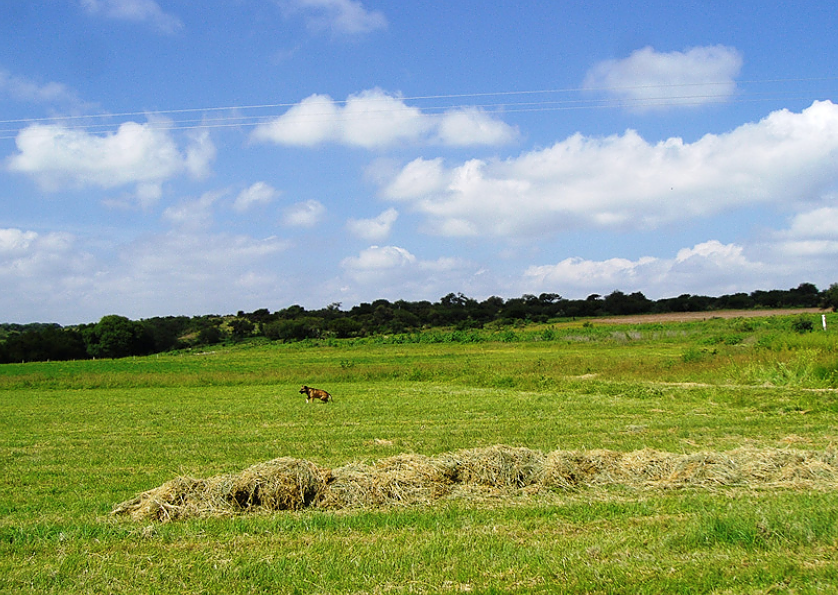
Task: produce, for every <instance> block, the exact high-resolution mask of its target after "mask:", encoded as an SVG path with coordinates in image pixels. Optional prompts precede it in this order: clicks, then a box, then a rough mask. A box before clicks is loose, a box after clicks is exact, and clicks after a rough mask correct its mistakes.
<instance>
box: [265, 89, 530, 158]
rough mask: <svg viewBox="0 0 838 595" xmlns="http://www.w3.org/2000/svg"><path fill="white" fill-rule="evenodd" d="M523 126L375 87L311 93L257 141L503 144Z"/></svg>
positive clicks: (305, 144)
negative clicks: (435, 107)
mask: <svg viewBox="0 0 838 595" xmlns="http://www.w3.org/2000/svg"><path fill="white" fill-rule="evenodd" d="M517 136H518V131H517V130H516V129H515V128H513V127H511V126H509V125H508V124H505V123H504V122H502V121H500V120H497V119H495V118H493V117H492V116H491V115H489V114H487V113H486V112H484V111H482V110H478V109H456V110H450V111H448V112H445V113H443V114H425V113H423V112H422V110H420V109H419V108H416V107H411V106H409V105H407V104H406V103H405V102H404V100H403V99H402V98H401V97H399V96H397V95H389V94H387V93H385V92H384V91H382V90H381V89H369V90H366V91H362V92H361V93H358V94H355V95H350V96H349V97H348V98H347V100H346V101H345V102H343V103H342V104H341V103H340V102H336V101H334V100H333V99H332V98H331V97H329V96H327V95H311V96H310V97H307V98H306V99H303V100H302V101H301V102H300V103H298V104H296V105H294V106H292V107H291V108H290V109H288V111H286V112H285V113H284V114H283V115H281V116H279V117H277V118H275V119H273V120H271V121H269V122H266V123H264V124H261V125H259V126H257V127H256V129H255V130H254V131H253V134H252V136H251V138H252V140H254V141H256V142H273V143H276V144H281V145H290V146H302V147H314V146H317V145H321V144H324V143H339V144H345V145H348V146H351V147H362V148H365V149H377V148H383V147H389V146H392V145H395V144H397V143H405V142H407V143H432V144H433V143H441V144H445V145H452V146H471V145H498V144H502V143H506V142H510V141H511V140H514V139H515V138H516V137H517Z"/></svg>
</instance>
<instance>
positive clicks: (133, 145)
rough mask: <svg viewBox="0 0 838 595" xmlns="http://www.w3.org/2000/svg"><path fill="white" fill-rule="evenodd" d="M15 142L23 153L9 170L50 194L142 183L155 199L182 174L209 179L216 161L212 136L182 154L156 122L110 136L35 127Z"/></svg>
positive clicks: (130, 125)
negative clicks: (164, 185)
mask: <svg viewBox="0 0 838 595" xmlns="http://www.w3.org/2000/svg"><path fill="white" fill-rule="evenodd" d="M15 143H16V145H17V153H15V154H13V155H12V156H11V157H9V158H8V160H7V163H6V165H7V167H8V169H9V170H10V171H13V172H18V173H22V174H26V175H28V176H30V177H32V178H33V179H34V180H35V181H36V182H37V183H38V185H39V186H40V187H41V188H42V189H44V190H46V191H48V192H54V191H58V190H60V189H63V188H67V187H70V188H84V187H87V186H94V187H99V188H105V189H109V188H115V187H118V186H124V185H128V184H136V185H137V186H138V188H140V192H142V193H145V196H149V194H148V193H149V192H152V189H153V188H154V187H158V186H159V185H160V184H162V183H163V182H164V181H166V180H169V179H171V178H173V177H175V176H177V175H179V174H181V173H189V174H191V175H192V176H194V177H197V178H200V177H203V176H205V175H206V174H207V173H208V172H209V167H210V163H211V162H212V160H213V159H214V158H215V146H214V145H213V143H212V141H211V140H210V138H209V135H208V134H207V133H206V132H199V133H197V134H194V135H192V136H191V138H190V140H189V144H188V145H187V147H186V148H185V149H184V150H181V149H180V148H179V147H178V145H177V143H176V142H175V140H174V138H173V137H172V135H171V134H170V133H169V132H168V131H166V130H163V129H161V128H160V127H158V126H156V125H155V124H154V123H148V124H138V123H136V122H126V123H124V124H122V125H120V126H119V128H118V130H117V131H116V132H110V133H107V134H104V135H94V134H90V133H88V132H87V131H85V130H79V129H74V128H70V127H67V126H63V125H59V124H49V125H43V124H35V125H32V126H29V127H27V128H25V129H24V130H21V131H20V133H18V135H17V138H16V139H15Z"/></svg>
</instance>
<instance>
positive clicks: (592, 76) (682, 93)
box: [583, 45, 742, 108]
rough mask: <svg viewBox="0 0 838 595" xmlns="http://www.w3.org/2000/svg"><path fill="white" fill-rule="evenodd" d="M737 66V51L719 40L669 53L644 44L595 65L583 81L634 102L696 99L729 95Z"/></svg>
mask: <svg viewBox="0 0 838 595" xmlns="http://www.w3.org/2000/svg"><path fill="white" fill-rule="evenodd" d="M741 68H742V56H741V55H740V54H739V52H738V51H736V50H735V49H734V48H729V47H725V46H721V45H716V46H709V47H696V48H692V49H690V50H687V51H686V52H669V53H659V52H656V51H655V50H654V49H653V48H651V47H645V48H643V49H640V50H637V51H635V52H633V53H632V54H631V55H630V56H629V57H628V58H625V59H622V60H607V61H604V62H600V63H599V64H597V65H595V66H594V67H593V68H591V70H590V71H589V72H588V74H587V76H586V77H585V81H584V83H583V86H584V87H585V88H586V89H590V90H603V91H606V92H607V93H609V94H610V95H612V96H614V97H616V98H618V99H621V100H625V101H627V102H629V103H630V104H633V105H634V106H636V107H638V108H652V107H668V106H672V105H702V104H706V103H714V102H719V101H724V100H726V99H728V98H730V97H731V96H732V95H733V94H734V93H735V91H736V81H735V78H736V76H737V75H738V74H739V70H740V69H741Z"/></svg>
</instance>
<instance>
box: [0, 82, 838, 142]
mask: <svg viewBox="0 0 838 595" xmlns="http://www.w3.org/2000/svg"><path fill="white" fill-rule="evenodd" d="M833 81H838V77H816V78H775V79H752V80H744V81H736V82H732V81H709V82H701V83H672V84H667V85H631V86H621V87H608V88H605V87H601V88H600V87H596V88H588V87H568V88H559V89H537V90H508V91H494V92H481V93H456V94H439V95H416V96H408V97H401V96H398V95H386V96H382V97H368V98H365V101H367V102H370V103H375V102H382V103H383V102H393V101H397V102H399V105H398V107H391V108H383V109H380V110H366V111H365V112H364V117H368V118H377V117H383V115H385V114H388V113H394V112H397V111H403V110H406V109H408V110H410V109H417V110H421V111H423V112H430V113H434V112H442V111H446V110H458V109H460V110H462V109H475V108H476V109H481V110H484V111H487V112H488V113H491V114H506V113H522V112H550V111H564V110H583V109H618V108H650V107H667V106H682V105H700V104H708V103H746V102H764V101H779V100H786V101H788V100H807V99H809V97H802V96H791V95H776V94H774V95H769V96H761V95H756V96H739V97H736V96H731V94H730V93H729V92H723V93H718V94H693V95H690V94H682V95H668V94H667V95H659V96H657V97H654V96H653V97H634V98H632V97H609V98H599V99H598V98H582V99H570V98H568V99H550V100H548V99H543V100H539V101H512V102H508V101H497V102H479V101H475V102H467V103H458V104H446V103H443V104H438V105H429V106H410V105H406V104H405V102H409V101H412V102H419V101H436V102H440V101H450V100H462V99H480V98H490V97H497V98H507V97H525V96H538V95H559V94H564V95H566V94H571V93H584V92H591V93H598V92H610V93H614V92H623V93H630V92H641V91H650V90H658V91H660V92H663V91H665V90H672V89H684V90H687V89H689V88H697V87H701V88H708V87H714V86H725V87H729V86H730V85H731V84H735V85H736V86H737V87H741V86H742V85H761V84H770V85H776V84H780V83H804V82H833ZM323 97H324V98H326V97H327V96H325V95H324V96H323ZM356 99H357V96H356V97H350V98H347V99H344V100H333V99H331V98H328V101H329V105H330V106H346V105H347V104H349V103H350V102H352V101H353V100H356ZM300 104H301V102H277V103H265V104H254V105H234V106H212V107H201V108H183V109H168V110H146V111H132V112H119V113H99V114H81V115H69V116H53V117H42V118H19V119H7V120H0V125H3V124H6V125H15V124H18V125H20V126H13V127H9V128H5V129H0V140H9V139H13V138H16V136H17V135H18V134H19V133H20V132H21V131H22V130H23V129H25V128H27V127H29V126H33V125H38V124H44V123H50V124H56V125H59V124H60V125H62V126H63V127H64V128H66V129H70V130H81V131H91V132H107V131H112V130H114V129H115V127H118V126H119V125H120V124H114V123H113V122H110V123H108V122H106V121H107V120H110V121H112V120H114V119H121V118H122V119H124V118H130V117H138V116H144V117H146V119H147V120H148V121H147V122H146V124H144V125H145V126H148V127H151V128H154V129H161V130H192V129H211V128H236V127H254V126H259V125H261V124H265V123H268V122H270V121H272V120H273V119H275V118H277V117H280V116H281V115H282V114H279V113H272V114H267V115H264V114H263V115H237V114H242V113H244V112H248V111H255V110H278V109H282V108H286V109H290V108H293V107H295V106H299V105H300ZM213 112H215V113H221V112H229V115H225V116H223V117H220V118H208V117H203V118H200V119H175V118H172V117H166V116H178V115H186V114H195V113H203V114H208V113H213ZM300 116H301V117H303V118H306V119H308V120H309V121H312V120H314V119H315V118H324V119H327V118H328V119H330V118H333V117H334V113H333V112H331V111H330V112H328V113H325V112H324V113H323V114H316V113H314V114H311V113H307V114H303V115H300ZM155 117H157V118H160V119H159V120H158V121H155V120H154V118H155ZM95 120H99V121H100V123H84V122H91V121H95Z"/></svg>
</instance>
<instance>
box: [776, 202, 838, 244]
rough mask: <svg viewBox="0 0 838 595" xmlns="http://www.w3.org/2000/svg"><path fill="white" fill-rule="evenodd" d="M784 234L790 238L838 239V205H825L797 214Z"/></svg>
mask: <svg viewBox="0 0 838 595" xmlns="http://www.w3.org/2000/svg"><path fill="white" fill-rule="evenodd" d="M783 235H784V236H785V237H788V238H790V239H829V240H838V207H823V208H820V209H815V210H814V211H808V212H805V213H799V214H798V215H795V217H794V218H793V219H792V222H791V226H790V227H789V229H788V231H787V232H785V233H784V234H783Z"/></svg>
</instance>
